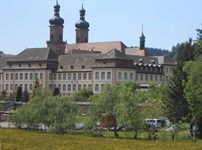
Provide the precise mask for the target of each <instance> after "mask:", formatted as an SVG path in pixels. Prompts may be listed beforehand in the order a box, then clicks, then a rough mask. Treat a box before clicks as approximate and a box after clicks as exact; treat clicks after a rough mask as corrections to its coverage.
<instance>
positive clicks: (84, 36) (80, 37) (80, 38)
mask: <svg viewBox="0 0 202 150" xmlns="http://www.w3.org/2000/svg"><path fill="white" fill-rule="evenodd" d="M85 13H86V10H85V9H84V8H83V4H82V8H81V10H80V20H79V21H78V22H76V24H75V27H76V43H88V31H89V29H88V28H89V26H90V25H89V23H88V22H87V21H85Z"/></svg>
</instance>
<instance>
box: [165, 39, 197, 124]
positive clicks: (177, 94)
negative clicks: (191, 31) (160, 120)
mask: <svg viewBox="0 0 202 150" xmlns="http://www.w3.org/2000/svg"><path fill="white" fill-rule="evenodd" d="M195 56H196V51H195V49H194V45H193V44H192V40H191V39H189V41H188V42H185V43H182V44H181V46H180V47H179V50H178V53H177V57H176V59H177V66H176V68H175V69H174V70H173V77H172V79H171V81H170V82H169V84H168V89H167V97H166V98H165V99H164V100H163V103H164V105H165V106H166V114H167V116H168V118H169V119H170V120H171V121H172V122H176V123H177V122H179V121H180V120H182V119H183V118H185V117H187V116H188V115H189V112H190V110H189V107H188V103H187V101H186V98H185V97H184V95H185V94H184V88H185V87H184V84H183V82H187V74H186V73H185V72H184V71H183V66H184V64H185V62H187V61H191V60H194V59H195Z"/></svg>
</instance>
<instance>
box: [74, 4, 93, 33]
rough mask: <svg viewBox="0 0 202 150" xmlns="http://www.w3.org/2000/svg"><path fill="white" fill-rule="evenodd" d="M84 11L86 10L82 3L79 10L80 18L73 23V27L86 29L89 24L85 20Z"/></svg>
mask: <svg viewBox="0 0 202 150" xmlns="http://www.w3.org/2000/svg"><path fill="white" fill-rule="evenodd" d="M85 13H86V10H85V9H84V8H83V5H82V8H81V10H80V20H79V21H78V22H76V24H75V27H76V28H77V29H88V28H89V26H90V24H89V23H88V22H87V21H85Z"/></svg>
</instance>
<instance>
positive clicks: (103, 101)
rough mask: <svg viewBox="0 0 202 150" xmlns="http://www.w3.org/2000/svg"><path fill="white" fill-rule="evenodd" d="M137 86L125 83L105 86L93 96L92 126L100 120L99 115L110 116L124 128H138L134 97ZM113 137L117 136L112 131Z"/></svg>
mask: <svg viewBox="0 0 202 150" xmlns="http://www.w3.org/2000/svg"><path fill="white" fill-rule="evenodd" d="M138 88H139V84H137V83H134V82H127V83H125V84H124V85H110V84H105V85H104V86H103V88H102V91H101V92H100V93H99V94H97V95H93V96H92V97H91V98H90V99H92V102H93V103H92V105H91V108H90V117H91V123H92V126H93V125H95V123H96V122H97V121H98V120H99V119H100V115H101V114H103V113H104V114H110V115H112V116H113V117H115V119H116V121H117V122H118V123H120V124H122V125H124V126H129V125H130V126H132V128H133V129H134V130H137V129H138V128H139V127H140V122H141V120H142V119H141V116H140V111H139V107H138V102H139V99H138V97H136V92H137V91H138ZM114 134H115V136H118V133H117V131H116V130H114Z"/></svg>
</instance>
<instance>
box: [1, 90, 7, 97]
mask: <svg viewBox="0 0 202 150" xmlns="http://www.w3.org/2000/svg"><path fill="white" fill-rule="evenodd" d="M6 95H7V92H6V90H2V91H1V98H4V97H5V96H6Z"/></svg>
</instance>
